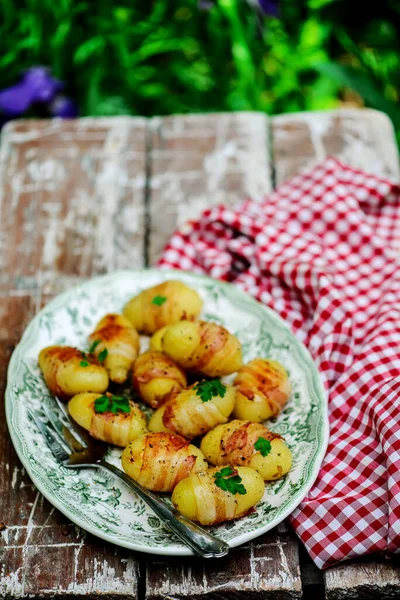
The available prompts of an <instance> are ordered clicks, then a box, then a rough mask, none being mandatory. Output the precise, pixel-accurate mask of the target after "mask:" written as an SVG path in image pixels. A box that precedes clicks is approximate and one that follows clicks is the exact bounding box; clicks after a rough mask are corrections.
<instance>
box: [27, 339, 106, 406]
mask: <svg viewBox="0 0 400 600" xmlns="http://www.w3.org/2000/svg"><path fill="white" fill-rule="evenodd" d="M39 367H40V369H41V371H42V373H43V377H44V380H45V382H46V384H47V387H48V388H49V390H50V392H51V393H52V394H54V395H55V396H58V397H59V398H60V399H61V400H68V398H70V397H71V396H74V395H75V394H79V393H81V392H99V393H101V392H104V391H105V390H106V389H107V388H108V375H107V371H106V370H105V368H104V367H103V366H102V365H101V364H100V363H99V362H98V360H97V358H95V357H94V356H92V355H90V354H85V353H83V352H81V351H80V350H77V349H76V348H71V347H69V346H48V347H47V348H43V350H42V351H41V352H40V354H39Z"/></svg>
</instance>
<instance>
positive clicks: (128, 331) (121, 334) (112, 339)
mask: <svg viewBox="0 0 400 600" xmlns="http://www.w3.org/2000/svg"><path fill="white" fill-rule="evenodd" d="M89 344H90V349H91V351H92V352H93V354H94V355H95V356H97V357H102V356H104V355H105V358H104V360H103V361H102V364H103V365H104V367H105V369H106V371H107V373H108V376H109V378H110V379H111V381H114V382H115V383H124V382H125V381H126V380H127V379H128V373H129V370H130V369H131V367H132V365H133V362H134V360H135V359H136V357H137V355H138V353H139V334H138V333H137V331H136V330H135V329H134V328H133V327H132V325H131V324H130V322H129V321H128V319H126V318H125V317H123V316H122V315H118V314H114V313H111V314H108V315H106V316H105V317H103V318H102V319H101V321H99V323H98V324H97V325H96V328H95V330H94V332H93V333H92V334H91V335H90V336H89Z"/></svg>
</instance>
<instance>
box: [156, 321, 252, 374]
mask: <svg viewBox="0 0 400 600" xmlns="http://www.w3.org/2000/svg"><path fill="white" fill-rule="evenodd" d="M161 344H162V348H163V351H164V352H165V354H167V356H169V357H170V358H172V360H173V361H175V362H176V363H177V364H178V365H180V366H181V367H182V368H183V369H188V370H190V371H193V372H195V373H199V374H202V375H207V376H208V377H221V376H222V375H229V374H230V373H234V372H235V371H237V370H238V369H239V368H240V367H241V366H242V346H241V344H240V342H239V340H238V339H237V338H236V337H235V336H234V335H232V334H231V333H229V331H227V330H226V329H225V328H224V327H221V326H220V325H217V324H216V323H209V322H207V321H180V322H179V323H176V324H175V325H170V326H169V327H167V329H166V331H165V332H164V335H163V336H162V340H161Z"/></svg>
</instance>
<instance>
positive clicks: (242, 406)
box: [233, 358, 292, 423]
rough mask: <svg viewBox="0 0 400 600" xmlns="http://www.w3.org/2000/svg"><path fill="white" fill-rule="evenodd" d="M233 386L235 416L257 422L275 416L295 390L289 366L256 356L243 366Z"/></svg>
mask: <svg viewBox="0 0 400 600" xmlns="http://www.w3.org/2000/svg"><path fill="white" fill-rule="evenodd" d="M234 386H235V387H236V390H237V391H236V403H235V408H234V411H233V415H234V417H235V418H237V419H242V420H249V421H255V422H257V423H260V422H261V421H265V420H266V419H270V418H271V417H275V416H276V415H277V414H278V413H279V412H280V411H281V410H282V408H283V407H284V406H285V404H286V402H287V401H288V399H289V396H290V394H291V391H292V387H291V384H290V381H289V376H288V374H287V371H286V369H284V367H283V366H282V365H281V364H280V363H278V362H276V361H275V360H269V359H266V358H256V359H254V360H252V361H250V362H249V363H247V364H246V365H244V366H243V367H242V368H241V369H240V370H239V372H238V374H237V376H236V379H235V381H234Z"/></svg>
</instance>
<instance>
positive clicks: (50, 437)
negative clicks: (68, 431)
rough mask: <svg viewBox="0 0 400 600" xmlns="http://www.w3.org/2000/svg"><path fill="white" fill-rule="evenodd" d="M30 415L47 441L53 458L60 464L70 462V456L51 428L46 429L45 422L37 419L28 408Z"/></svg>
mask: <svg viewBox="0 0 400 600" xmlns="http://www.w3.org/2000/svg"><path fill="white" fill-rule="evenodd" d="M28 415H29V416H30V418H31V419H32V420H33V422H34V423H35V424H36V427H37V428H38V429H39V431H40V433H41V434H42V435H43V437H44V439H45V441H46V444H47V445H48V447H49V448H50V451H51V453H52V454H53V456H54V457H55V458H56V459H57V460H58V461H60V462H64V461H66V460H68V459H69V454H68V453H67V452H66V451H65V450H64V448H63V447H62V446H61V445H60V444H59V442H58V441H57V439H56V437H55V435H54V434H53V432H52V430H51V429H50V428H49V427H46V425H45V424H44V423H43V421H42V420H41V419H39V417H37V416H36V415H35V413H34V412H32V411H31V410H30V409H29V408H28Z"/></svg>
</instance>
